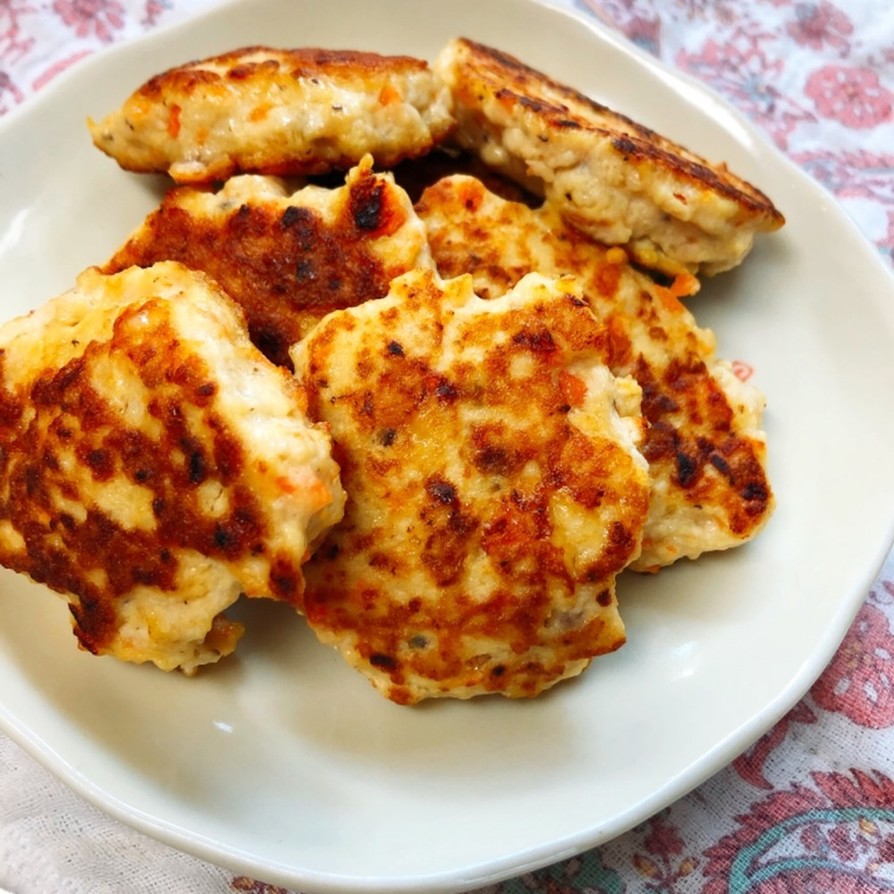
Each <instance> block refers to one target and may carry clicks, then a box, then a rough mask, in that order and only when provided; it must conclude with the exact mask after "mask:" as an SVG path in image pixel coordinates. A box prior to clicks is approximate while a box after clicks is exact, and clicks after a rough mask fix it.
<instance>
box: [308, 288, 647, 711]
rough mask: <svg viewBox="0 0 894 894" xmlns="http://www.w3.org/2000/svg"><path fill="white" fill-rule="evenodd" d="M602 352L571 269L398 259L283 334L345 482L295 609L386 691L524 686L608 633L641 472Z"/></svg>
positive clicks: (543, 682)
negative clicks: (490, 285)
mask: <svg viewBox="0 0 894 894" xmlns="http://www.w3.org/2000/svg"><path fill="white" fill-rule="evenodd" d="M607 348H608V333H607V331H606V330H605V328H604V327H603V326H601V325H600V324H599V323H598V322H597V321H596V319H595V318H594V316H593V314H592V312H591V311H590V309H589V307H588V306H587V305H586V303H585V302H584V301H583V300H582V299H581V297H580V294H579V293H578V291H577V290H576V284H575V282H574V281H573V280H569V279H566V280H558V281H553V280H547V279H544V278H542V277H539V276H537V275H531V276H530V277H528V278H526V279H524V280H523V281H522V282H520V283H519V284H518V285H517V286H516V287H515V288H514V289H513V290H512V291H510V292H509V293H508V294H506V295H505V296H504V297H502V298H500V299H496V300H494V301H484V300H481V299H480V298H478V297H477V296H475V295H474V294H473V293H472V286H471V279H470V278H469V277H462V278H459V279H456V280H451V281H447V282H441V281H440V280H439V279H438V278H437V277H436V275H435V274H433V273H431V272H430V271H413V272H411V273H408V274H405V275H404V276H402V277H400V278H398V279H397V280H395V281H394V283H393V284H392V290H391V292H390V294H389V295H388V297H386V298H383V299H379V300H377V301H371V302H368V303H367V304H364V305H361V306H359V307H356V308H351V309H348V310H344V311H338V312H336V313H334V314H332V315H330V316H328V317H326V318H325V319H324V320H323V321H322V322H321V323H320V324H319V325H318V326H317V327H316V328H315V329H314V330H313V331H312V332H311V333H310V335H309V336H308V337H307V338H306V339H305V340H304V341H303V342H301V343H300V344H299V345H298V346H296V348H295V349H293V352H292V356H293V359H294V361H295V370H296V375H297V376H299V377H301V378H302V379H303V381H304V383H305V386H306V387H307V389H308V412H309V414H310V416H311V418H313V419H319V420H322V421H324V422H326V423H327V424H328V425H329V426H330V427H331V431H332V437H333V441H334V444H335V455H336V457H337V459H338V461H339V464H340V466H341V469H342V476H343V481H344V484H345V489H346V491H347V492H348V504H347V507H346V514H345V519H344V521H343V522H342V523H341V524H339V525H337V526H336V527H335V528H334V529H333V530H332V531H331V532H330V534H329V536H328V537H327V538H326V540H325V541H324V542H323V544H322V545H321V546H320V548H319V549H318V550H317V552H316V553H315V555H314V557H313V558H312V559H311V561H310V562H309V563H308V565H307V567H306V571H305V574H306V579H307V587H306V589H305V593H304V613H305V615H306V617H307V620H308V622H309V623H310V625H311V627H312V628H313V629H314V631H315V632H316V634H317V636H318V637H319V638H320V639H321V640H322V641H324V642H327V643H331V644H334V645H336V646H337V647H338V648H339V649H340V651H341V653H342V654H343V656H344V657H345V658H346V659H347V661H348V662H349V663H350V664H351V665H353V666H354V667H355V668H357V669H358V670H360V671H361V672H362V673H364V674H365V675H366V676H367V677H368V678H369V679H370V680H371V681H372V683H373V685H374V686H376V688H377V689H379V690H380V691H381V692H382V693H383V694H385V695H386V696H387V697H388V698H390V699H392V700H394V701H396V702H398V703H403V704H410V703H414V702H417V701H419V700H421V699H424V698H429V697H439V696H447V697H455V698H469V697H471V696H474V695H478V694H483V693H489V692H499V693H502V694H504V695H507V696H511V697H527V696H533V695H536V694H537V693H538V692H540V691H542V690H543V689H546V688H547V687H549V686H552V685H553V684H554V683H556V682H557V681H559V680H561V679H563V678H565V677H569V676H573V675H576V674H579V673H580V672H581V671H582V670H583V669H584V668H585V667H586V666H587V664H588V663H589V661H590V659H592V658H593V657H594V656H596V655H599V654H601V653H604V652H609V651H611V650H613V649H616V648H618V647H619V646H620V645H621V644H622V643H623V642H624V628H623V625H622V622H621V619H620V617H619V615H618V612H617V604H616V596H615V576H616V575H617V574H618V572H619V571H621V569H622V568H624V567H625V566H626V565H627V564H628V563H629V562H630V561H631V560H633V559H634V558H636V556H637V555H638V553H639V548H640V536H641V533H642V527H643V523H644V521H645V517H646V512H647V504H648V491H649V483H648V472H647V468H646V463H645V461H644V460H643V458H642V457H641V456H640V454H639V453H638V452H637V450H636V447H635V443H636V440H637V438H638V437H639V436H640V434H641V429H640V425H641V419H640V416H639V396H640V395H639V388H638V387H637V386H636V383H635V382H633V381H632V380H630V379H626V380H619V379H616V378H615V377H614V376H612V374H611V373H610V372H609V370H608V369H607V368H606V367H605V365H604V364H603V362H602V357H603V356H604V354H605V352H606V350H607Z"/></svg>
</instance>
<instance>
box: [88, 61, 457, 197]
mask: <svg viewBox="0 0 894 894" xmlns="http://www.w3.org/2000/svg"><path fill="white" fill-rule="evenodd" d="M88 124H89V127H90V131H91V134H92V136H93V142H94V144H95V145H96V146H97V147H98V148H99V149H101V150H102V151H103V152H105V153H106V154H107V155H110V156H112V158H114V159H115V160H116V161H117V162H118V163H119V164H120V165H121V167H123V168H125V169H126V170H130V171H157V172H165V171H167V172H168V173H169V174H170V175H171V177H173V178H174V180H176V181H178V182H179V183H204V182H207V181H210V180H222V179H225V178H226V177H229V176H231V175H232V174H235V173H239V172H243V173H260V174H321V173H325V172H328V171H331V170H335V169H338V170H346V169H347V168H349V167H351V165H354V164H357V162H359V161H360V159H361V158H362V157H363V156H364V155H366V154H367V153H370V154H372V155H373V156H374V157H375V160H376V164H377V165H380V166H382V167H389V166H391V165H393V164H395V163H397V162H399V161H400V160H402V159H404V158H413V157H415V156H418V155H422V154H424V153H425V152H427V151H428V150H429V149H431V147H432V146H433V145H435V144H436V143H438V142H440V141H441V140H442V139H443V138H444V136H445V135H446V134H447V132H448V131H449V130H450V128H451V127H452V125H453V118H452V116H451V113H450V97H449V92H448V91H447V90H446V88H445V87H444V85H443V83H442V82H441V80H440V79H439V78H438V77H437V76H436V75H435V74H434V73H433V72H432V70H431V69H430V68H429V66H428V64H427V63H426V62H424V61H423V60H420V59H414V58H411V57H409V56H383V55H379V54H377V53H363V52H356V51H351V50H326V49H318V48H303V49H274V48H270V47H260V46H254V47H245V48H242V49H237V50H233V51H231V52H228V53H224V54H222V55H219V56H213V57H211V58H208V59H202V60H199V61H195V62H189V63H187V64H185V65H181V66H178V67H176V68H172V69H169V70H168V71H165V72H163V73H161V74H159V75H156V76H155V77H153V78H151V79H150V80H149V81H147V82H146V83H145V84H143V85H142V86H141V87H140V88H139V89H137V90H136V92H134V93H133V94H132V95H131V96H130V97H128V98H127V100H125V102H124V103H123V105H122V106H121V107H120V108H119V109H117V110H115V111H114V112H111V113H110V114H109V115H108V116H107V117H106V118H104V119H103V120H102V121H99V122H98V123H95V122H93V121H89V122H88Z"/></svg>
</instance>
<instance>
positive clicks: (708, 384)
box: [416, 176, 774, 570]
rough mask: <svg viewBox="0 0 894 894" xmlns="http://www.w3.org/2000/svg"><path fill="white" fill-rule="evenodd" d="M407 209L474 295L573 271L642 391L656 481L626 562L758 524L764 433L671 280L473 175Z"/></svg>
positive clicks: (619, 360)
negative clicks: (637, 550) (657, 279)
mask: <svg viewBox="0 0 894 894" xmlns="http://www.w3.org/2000/svg"><path fill="white" fill-rule="evenodd" d="M416 207H417V211H418V212H419V215H420V217H422V219H423V220H424V221H425V222H426V225H427V227H428V230H429V243H430V245H431V248H432V254H433V256H434V259H435V262H436V264H437V265H438V268H439V270H440V272H441V274H442V275H443V276H447V277H451V276H459V275H461V274H464V273H468V274H471V275H472V276H473V278H474V282H475V288H476V291H477V292H478V293H479V294H481V295H482V296H485V297H497V296H499V295H502V294H503V293H504V292H505V291H506V290H508V289H510V288H511V287H512V286H513V285H514V284H515V283H516V282H517V281H518V280H519V279H520V278H521V277H522V276H524V275H525V274H527V273H528V272H530V271H531V270H538V271H540V272H542V273H544V274H545V275H551V276H555V275H560V274H563V273H568V272H571V271H573V272H574V273H575V275H576V276H578V277H579V278H580V281H581V284H582V286H583V288H584V290H585V293H586V295H587V298H588V300H589V302H590V304H591V306H592V308H593V310H594V312H595V313H596V316H597V317H598V318H599V319H600V320H601V321H602V322H603V323H604V324H605V326H606V327H607V329H608V331H609V333H610V351H609V360H608V362H609V365H610V367H611V369H612V371H613V372H614V373H616V374H617V375H632V376H633V377H634V378H635V379H636V380H637V381H638V382H639V384H640V386H641V387H642V392H643V399H642V411H643V416H644V418H645V419H646V421H647V423H648V425H647V428H646V432H645V442H644V445H643V447H642V452H643V455H644V456H645V457H646V459H647V460H648V461H649V468H650V473H651V476H652V479H653V482H654V484H653V496H652V508H651V511H650V518H649V524H648V525H647V526H646V532H645V535H644V539H643V553H642V556H641V557H640V558H639V559H638V560H637V561H636V563H635V567H637V568H639V569H641V570H647V569H651V568H654V567H658V566H661V565H666V564H669V563H671V562H673V561H675V560H676V559H678V558H680V557H682V556H690V557H693V558H694V557H695V556H697V555H698V554H700V553H701V552H702V551H705V550H708V549H723V548H727V547H729V546H735V545H737V544H740V543H744V542H745V541H746V540H748V539H750V538H751V537H753V536H754V535H755V534H756V533H757V532H758V531H759V530H760V529H761V528H762V527H763V525H764V524H765V523H766V521H767V519H768V518H769V516H770V514H771V512H772V509H773V505H774V501H773V493H772V489H771V487H770V484H769V481H768V477H767V470H766V447H765V443H764V438H763V433H762V432H760V431H759V430H758V429H757V423H756V420H755V419H753V418H752V417H753V416H757V415H759V409H755V407H754V404H755V402H757V401H758V400H759V397H758V395H757V394H756V392H748V391H747V390H746V389H745V386H744V385H741V386H739V389H741V391H739V390H738V389H736V388H735V387H734V385H735V383H733V382H730V381H729V380H728V379H727V377H726V375H725V374H724V370H723V369H722V368H719V367H718V362H717V361H716V358H715V357H714V339H713V336H712V335H711V333H710V332H707V331H706V330H703V329H699V327H698V326H697V325H696V323H695V320H694V319H693V317H692V315H691V314H690V313H689V312H688V311H687V310H686V308H685V307H684V306H683V305H682V304H681V303H680V301H679V298H678V295H677V294H675V293H674V291H673V290H672V289H668V288H664V287H661V286H657V285H656V284H655V283H654V282H652V281H651V280H650V279H648V278H647V277H645V276H643V275H642V274H639V273H637V272H636V271H635V270H632V269H631V268H630V267H629V266H628V264H627V262H626V261H627V259H626V255H625V253H624V252H623V250H621V249H619V248H614V249H606V248H604V247H602V246H599V245H597V244H596V243H594V242H592V240H590V239H588V238H586V237H585V236H583V235H582V234H581V233H580V232H578V231H577V230H576V229H575V228H573V227H569V226H567V225H564V224H563V223H562V221H561V219H560V218H559V216H558V215H557V214H556V213H555V211H554V210H552V209H549V208H543V209H538V210H532V209H530V208H527V207H525V206H523V205H520V204H518V203H515V202H507V201H504V200H502V199H500V198H498V197H497V196H495V195H493V194H492V193H490V192H489V191H488V190H487V189H486V188H485V187H484V186H483V185H482V184H481V183H480V182H479V181H477V180H475V179H473V178H469V177H462V176H457V177H452V178H447V179H445V180H443V181H441V182H440V183H439V184H436V185H435V186H433V187H431V188H429V189H428V190H426V192H425V193H424V194H423V197H422V199H421V200H420V201H419V202H418V203H417V206H416ZM690 279H691V278H690ZM696 285H697V284H696V283H695V282H694V281H693V282H692V283H691V284H690V286H689V287H690V288H694V287H695V286H696ZM682 286H683V288H684V292H683V294H685V287H686V284H685V283H683V284H682ZM729 378H730V379H731V378H732V376H731V374H730V375H729ZM749 401H750V403H749Z"/></svg>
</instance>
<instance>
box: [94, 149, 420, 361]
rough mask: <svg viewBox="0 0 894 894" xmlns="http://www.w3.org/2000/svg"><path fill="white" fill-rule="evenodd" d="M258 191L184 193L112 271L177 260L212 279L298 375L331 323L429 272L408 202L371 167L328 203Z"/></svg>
mask: <svg viewBox="0 0 894 894" xmlns="http://www.w3.org/2000/svg"><path fill="white" fill-rule="evenodd" d="M252 183H253V181H252V180H251V179H247V178H246V181H245V188H244V190H242V191H239V192H237V189H238V188H239V184H237V183H236V182H231V183H230V184H229V185H228V186H227V187H225V188H224V190H223V191H221V192H220V193H218V194H216V195H215V194H213V193H211V192H210V191H207V190H203V191H201V192H200V191H199V190H197V189H196V188H194V187H176V188H174V189H173V190H171V191H170V192H168V194H167V195H166V196H165V198H164V200H163V201H162V203H161V206H160V207H159V208H158V209H157V210H156V211H154V212H153V213H152V214H151V215H149V217H148V218H147V219H146V221H145V222H144V224H143V225H142V226H141V227H140V228H139V229H138V230H137V231H136V232H135V233H134V234H133V235H132V236H131V238H130V239H129V240H128V242H127V243H126V244H125V245H124V246H123V247H122V248H121V249H120V250H119V251H118V252H116V253H115V255H114V256H113V257H112V258H111V259H110V260H109V261H108V262H107V263H106V264H105V265H104V267H103V270H104V271H105V272H107V273H114V272H116V271H118V270H123V269H125V268H126V267H130V266H132V265H137V266H140V267H148V266H151V265H152V264H154V263H156V262H157V261H163V260H173V261H179V262H180V263H182V264H184V265H186V266H187V267H190V268H191V269H193V270H201V271H202V272H204V273H207V274H208V275H209V276H211V277H212V278H213V279H214V280H215V281H216V282H217V283H218V284H219V285H220V286H221V287H222V288H223V289H224V291H225V292H227V294H228V295H230V297H231V298H233V299H234V300H235V301H236V302H237V303H238V304H239V305H240V306H241V307H242V309H243V311H244V312H245V315H246V319H247V321H248V328H249V333H250V335H251V338H252V341H253V342H254V343H255V345H257V346H258V347H259V348H260V349H261V350H262V351H263V352H264V354H265V355H266V356H267V357H268V358H269V359H270V360H272V361H273V362H274V363H276V364H278V365H280V366H287V367H291V361H290V360H289V355H288V351H289V348H290V347H291V346H292V345H293V344H295V342H297V341H299V340H300V339H301V338H302V337H303V336H304V334H305V333H306V332H307V331H308V330H309V329H310V327H311V326H313V325H314V324H315V323H316V322H317V321H318V320H320V319H321V318H322V317H323V316H325V315H326V314H327V313H329V312H330V311H333V310H338V309H341V308H344V307H351V306H353V305H355V304H360V303H362V302H364V301H368V300H370V299H372V298H380V297H382V296H383V295H385V294H386V293H387V292H388V284H389V283H390V282H391V280H392V279H393V278H394V277H395V276H397V275H399V274H401V273H404V272H406V271H407V270H409V269H411V268H412V267H416V266H424V265H425V264H427V263H429V262H428V257H427V256H428V252H427V248H426V246H425V235H424V232H423V229H422V227H421V226H420V225H419V224H418V221H416V220H415V214H414V212H413V209H412V207H411V205H410V203H409V200H408V198H407V196H406V195H405V194H404V193H403V191H402V190H400V189H399V188H397V187H396V186H395V185H394V183H393V181H392V180H391V178H390V177H388V176H386V175H382V174H375V173H373V171H372V169H371V167H370V165H369V163H364V164H362V165H360V166H358V167H357V168H354V169H353V170H352V171H351V173H350V174H349V176H348V178H347V182H346V185H345V186H344V187H343V188H339V189H337V190H332V191H330V192H329V193H328V195H327V200H326V201H325V202H321V201H320V200H319V199H316V200H315V201H311V200H310V199H309V198H306V197H303V196H302V192H301V191H300V190H299V191H298V192H297V193H295V194H294V195H292V196H288V195H287V194H286V193H285V191H284V190H283V191H282V193H281V194H279V193H278V192H277V191H276V189H275V184H273V185H271V184H267V183H259V184H258V189H256V190H253V189H252ZM262 187H264V188H263V189H262ZM315 189H316V188H315ZM231 193H232V194H233V195H234V196H235V197H234V198H232V199H231V198H230V195H231ZM315 195H317V196H319V193H315Z"/></svg>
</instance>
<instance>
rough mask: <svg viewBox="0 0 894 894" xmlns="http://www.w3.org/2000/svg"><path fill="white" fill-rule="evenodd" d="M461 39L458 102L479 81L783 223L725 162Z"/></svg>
mask: <svg viewBox="0 0 894 894" xmlns="http://www.w3.org/2000/svg"><path fill="white" fill-rule="evenodd" d="M460 43H462V45H463V46H464V47H465V48H466V50H467V54H466V55H465V57H464V58H465V61H466V64H468V65H469V67H470V73H471V74H473V76H472V77H470V78H469V80H468V81H465V82H460V83H459V86H458V88H457V89H456V90H455V92H456V94H457V96H458V97H459V98H460V100H461V101H462V102H469V103H471V102H474V98H473V94H474V91H475V90H476V89H478V87H479V86H480V84H479V82H481V83H484V84H485V85H487V87H488V88H489V89H492V90H493V91H494V92H495V94H496V96H497V97H498V99H499V101H500V102H501V103H503V104H504V105H506V106H514V105H519V106H523V107H524V108H526V109H528V110H530V111H531V112H533V113H534V114H536V115H537V116H538V117H539V118H540V119H541V120H542V121H543V122H544V125H545V127H546V128H547V130H551V131H554V132H556V133H564V132H567V131H570V130H584V131H592V132H593V133H594V134H598V135H599V136H601V137H605V138H607V139H609V140H610V141H611V145H612V147H613V148H614V150H615V151H616V152H617V153H618V154H619V155H620V156H621V157H622V158H623V159H624V161H625V162H627V163H630V164H633V165H637V164H640V163H642V162H646V161H648V162H649V163H651V164H653V165H656V166H658V167H660V168H663V169H664V170H665V171H667V172H668V173H669V174H672V175H673V176H674V177H679V178H681V179H684V180H688V181H690V182H691V183H693V184H695V185H697V186H700V187H705V188H708V189H710V190H713V191H715V192H717V193H720V194H721V195H725V196H727V197H728V198H730V199H732V200H733V201H735V202H736V203H737V204H739V205H740V206H741V208H742V214H743V215H748V216H754V217H756V218H757V219H759V220H760V221H761V222H764V221H765V223H763V226H766V228H767V229H776V228H777V227H780V226H782V224H783V221H784V218H783V216H782V214H781V213H780V212H779V210H778V209H777V208H776V207H775V206H774V204H773V203H772V202H771V201H770V199H768V198H767V196H765V195H764V194H763V193H762V192H761V191H760V190H759V189H758V188H757V187H756V186H754V185H753V184H751V183H748V182H746V181H745V180H743V179H742V178H741V177H737V176H736V175H735V174H734V173H733V172H732V171H730V170H728V169H727V168H726V167H725V166H716V165H712V164H711V162H709V161H706V160H705V159H704V158H702V157H701V156H699V155H696V154H695V153H693V152H690V151H689V150H688V149H686V148H685V147H683V146H680V145H679V144H678V143H675V142H673V141H672V140H669V139H668V138H667V137H664V136H662V135H661V134H659V133H657V132H656V131H654V130H652V129H650V128H648V127H645V126H644V125H642V124H639V123H638V122H636V121H634V120H632V119H631V118H628V117H627V116H626V115H622V114H621V113H620V112H616V111H614V110H612V109H610V108H608V106H604V105H602V104H601V103H598V102H596V100H594V99H591V98H590V97H588V96H585V95H584V94H583V93H580V92H578V91H577V90H575V89H573V88H572V87H569V86H567V85H565V84H561V83H559V82H558V81H556V80H553V79H552V78H550V77H548V76H547V75H545V74H544V73H542V72H540V71H537V70H536V69H534V68H531V67H530V66H528V65H526V64H525V63H523V62H521V61H520V60H519V59H517V58H515V57H514V56H511V55H510V54H509V53H505V52H502V51H500V50H497V49H494V48H493V47H488V46H485V45H484V44H482V43H478V42H476V41H473V40H469V39H468V38H462V39H461V41H460Z"/></svg>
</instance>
